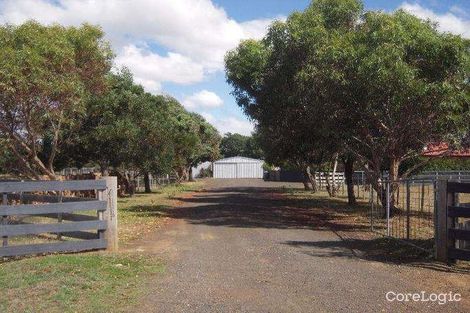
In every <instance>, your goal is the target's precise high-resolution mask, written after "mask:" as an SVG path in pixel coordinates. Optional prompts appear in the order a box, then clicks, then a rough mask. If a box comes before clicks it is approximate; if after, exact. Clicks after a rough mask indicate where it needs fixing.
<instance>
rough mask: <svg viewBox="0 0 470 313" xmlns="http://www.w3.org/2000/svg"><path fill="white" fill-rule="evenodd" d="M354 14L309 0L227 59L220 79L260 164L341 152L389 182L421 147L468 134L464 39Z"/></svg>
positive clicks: (348, 3) (348, 5) (406, 19)
mask: <svg viewBox="0 0 470 313" xmlns="http://www.w3.org/2000/svg"><path fill="white" fill-rule="evenodd" d="M362 8H363V5H362V2H360V1H357V0H317V1H314V2H313V3H312V4H311V5H310V6H309V8H307V10H305V11H304V12H296V13H293V14H292V15H291V16H289V18H288V19H287V20H286V22H275V23H273V24H272V25H271V27H270V28H269V31H268V34H267V35H266V37H265V38H263V39H262V40H261V41H253V40H251V41H245V42H242V43H241V44H240V45H239V46H238V47H237V48H236V49H235V50H233V51H231V52H230V53H228V54H227V57H226V62H225V64H226V73H227V81H228V82H229V83H230V84H231V85H232V86H233V93H234V95H235V97H236V99H237V103H238V104H239V105H240V106H241V107H242V108H243V109H244V110H245V112H246V113H247V114H248V115H249V116H250V117H251V118H252V119H254V120H255V121H256V123H257V132H258V134H259V137H260V142H261V146H262V148H263V150H264V152H265V154H266V160H267V161H268V162H270V163H273V164H279V165H281V164H289V165H291V166H298V167H305V166H306V165H310V164H315V165H316V166H317V167H318V166H320V165H322V164H324V163H325V162H326V161H328V160H331V159H332V157H334V156H336V155H337V154H338V153H350V154H352V155H354V156H356V157H358V158H359V160H360V162H361V164H365V165H366V169H367V171H368V174H370V176H371V178H372V179H375V180H376V181H377V180H378V178H379V176H380V174H381V170H382V169H383V168H384V167H385V168H388V169H390V173H391V175H392V177H393V178H397V175H398V170H397V169H398V166H399V165H400V163H401V162H403V161H405V160H407V159H408V158H411V157H414V156H416V155H419V153H420V152H421V151H422V148H423V146H424V145H425V144H426V143H428V142H431V141H438V142H439V141H451V142H452V141H459V140H461V138H462V137H463V136H464V135H465V134H467V133H468V130H469V127H470V124H469V123H468V120H469V117H470V110H469V104H470V92H469V91H470V89H469V88H470V86H469V81H468V77H469V75H470V74H469V69H470V54H469V51H470V49H469V48H470V44H469V41H468V40H465V39H462V38H461V37H460V36H454V35H451V34H447V33H440V32H439V31H438V30H437V28H436V25H434V24H431V23H429V22H425V21H422V20H420V19H418V18H417V17H415V16H412V15H410V14H408V13H405V12H403V11H397V12H395V13H384V12H373V11H371V12H364V11H362ZM411 170H412V169H411ZM403 175H407V173H403Z"/></svg>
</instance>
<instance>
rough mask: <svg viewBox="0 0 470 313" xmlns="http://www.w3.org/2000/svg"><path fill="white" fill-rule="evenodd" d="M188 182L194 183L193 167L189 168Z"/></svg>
mask: <svg viewBox="0 0 470 313" xmlns="http://www.w3.org/2000/svg"><path fill="white" fill-rule="evenodd" d="M188 180H189V181H194V177H193V167H192V166H190V167H189V170H188Z"/></svg>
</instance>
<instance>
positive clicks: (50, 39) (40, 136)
mask: <svg viewBox="0 0 470 313" xmlns="http://www.w3.org/2000/svg"><path fill="white" fill-rule="evenodd" d="M111 59H112V53H111V50H110V48H109V46H108V44H107V43H106V42H105V41H104V40H103V32H102V31H101V29H100V28H98V27H95V26H91V25H87V24H85V25H82V26H81V27H64V26H60V25H52V26H43V25H40V24H39V23H36V22H33V21H30V22H26V23H24V24H22V25H18V26H15V25H2V26H0V137H1V138H2V140H3V141H4V142H5V143H6V144H7V146H8V149H10V151H11V153H12V154H13V156H14V158H15V160H16V162H17V165H18V168H19V170H20V171H21V174H23V175H25V176H27V177H31V178H41V177H48V178H50V179H54V178H55V177H56V175H55V173H54V160H55V157H56V155H57V153H58V152H60V146H61V144H62V140H63V133H64V131H66V130H70V129H71V128H72V127H73V126H74V125H76V123H77V121H79V120H80V119H81V116H82V114H83V112H84V109H85V106H84V104H85V102H86V99H87V98H88V97H89V96H90V95H93V94H97V93H99V92H101V91H103V90H104V89H105V84H104V83H105V78H104V77H105V74H106V73H107V72H108V71H109V68H110V65H111ZM45 142H48V145H47V146H48V149H47V150H44V143H45Z"/></svg>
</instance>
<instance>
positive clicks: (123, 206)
mask: <svg viewBox="0 0 470 313" xmlns="http://www.w3.org/2000/svg"><path fill="white" fill-rule="evenodd" d="M203 184H204V183H203V182H202V181H196V182H186V183H183V184H179V185H168V186H165V187H162V188H161V189H158V190H154V191H153V192H152V193H138V194H135V195H134V196H133V197H129V198H120V199H118V221H119V240H120V241H121V242H123V243H126V242H129V241H132V240H135V239H138V238H141V237H142V236H144V235H145V234H146V233H149V232H152V231H154V230H155V229H156V228H158V227H160V225H161V224H162V222H164V221H165V219H166V218H167V216H168V211H169V210H171V209H173V208H175V207H177V206H178V205H179V204H180V202H179V201H178V198H179V197H184V196H185V194H187V193H190V192H194V191H197V190H200V189H201V188H202V186H203Z"/></svg>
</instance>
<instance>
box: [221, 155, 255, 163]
mask: <svg viewBox="0 0 470 313" xmlns="http://www.w3.org/2000/svg"><path fill="white" fill-rule="evenodd" d="M261 162H264V161H263V160H258V159H252V158H246V157H242V156H235V157H231V158H225V159H220V160H217V161H215V162H214V163H261Z"/></svg>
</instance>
